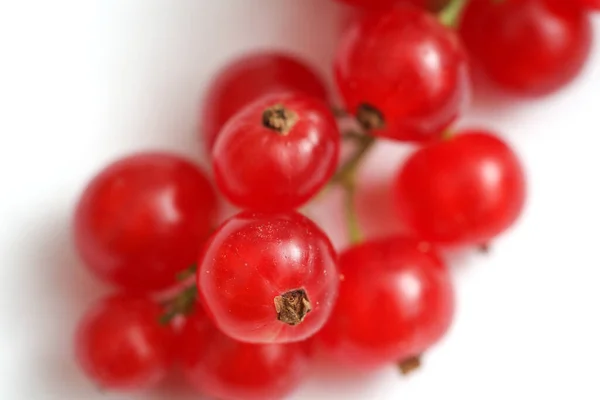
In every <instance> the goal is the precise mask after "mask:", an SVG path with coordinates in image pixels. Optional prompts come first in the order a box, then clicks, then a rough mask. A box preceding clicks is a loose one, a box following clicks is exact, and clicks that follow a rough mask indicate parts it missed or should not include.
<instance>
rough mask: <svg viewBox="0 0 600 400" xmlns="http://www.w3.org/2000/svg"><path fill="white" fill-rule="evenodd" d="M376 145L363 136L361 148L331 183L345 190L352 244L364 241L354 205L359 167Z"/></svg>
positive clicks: (348, 227) (372, 140) (371, 138)
mask: <svg viewBox="0 0 600 400" xmlns="http://www.w3.org/2000/svg"><path fill="white" fill-rule="evenodd" d="M374 144H375V138H373V137H372V136H363V138H362V139H361V142H360V144H359V146H358V147H357V149H356V151H355V152H354V154H352V156H351V157H350V158H349V159H348V161H346V162H345V163H344V164H343V165H342V167H340V169H339V170H338V172H337V173H336V174H335V175H334V177H333V178H332V180H331V183H333V184H338V185H340V186H341V187H342V188H343V189H344V211H345V214H346V227H347V230H348V239H349V241H350V243H352V244H354V243H359V242H361V241H362V240H363V234H362V232H361V229H360V223H359V221H358V216H357V215H356V207H355V204H354V200H355V194H356V175H357V171H358V167H359V165H360V163H361V162H362V160H363V158H364V157H365V155H366V154H367V153H368V152H369V150H370V149H371V148H372V147H373V145H374Z"/></svg>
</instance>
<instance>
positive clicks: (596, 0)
mask: <svg viewBox="0 0 600 400" xmlns="http://www.w3.org/2000/svg"><path fill="white" fill-rule="evenodd" d="M579 4H581V5H582V6H584V7H588V8H591V9H594V10H600V0H579Z"/></svg>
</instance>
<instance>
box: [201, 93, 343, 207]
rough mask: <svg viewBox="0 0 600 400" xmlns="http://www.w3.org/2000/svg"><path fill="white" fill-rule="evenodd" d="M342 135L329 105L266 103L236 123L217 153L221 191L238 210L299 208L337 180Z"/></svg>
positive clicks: (295, 98) (272, 99) (289, 98)
mask: <svg viewBox="0 0 600 400" xmlns="http://www.w3.org/2000/svg"><path fill="white" fill-rule="evenodd" d="M339 148H340V133H339V130H338V127H337V123H336V120H335V118H334V116H333V114H332V112H331V111H330V110H329V108H328V107H327V106H326V105H325V103H323V102H321V101H320V100H317V99H315V98H312V97H309V96H306V95H305V94H302V93H287V94H275V95H269V96H266V97H263V98H261V99H259V100H257V101H255V102H254V103H252V104H250V105H249V106H247V107H246V108H244V109H242V111H240V112H239V113H238V114H236V115H235V116H234V117H232V118H231V119H230V120H229V122H228V123H227V125H225V127H224V128H223V130H222V131H221V133H220V135H219V137H218V139H217V142H216V143H215V146H214V148H213V153H212V155H213V157H212V160H213V168H214V172H215V180H216V182H217V186H218V187H219V189H220V190H221V192H223V194H224V195H225V196H226V197H227V198H228V199H229V200H230V201H231V202H232V203H234V204H236V205H238V206H240V207H243V208H246V209H252V210H259V211H269V212H278V211H286V210H290V209H293V208H297V207H300V206H301V205H303V204H304V203H306V202H307V201H308V200H310V199H311V198H312V197H313V196H314V195H315V194H317V192H318V191H319V190H320V189H321V188H322V187H323V186H324V185H325V184H326V183H327V181H328V180H329V178H331V176H332V175H333V174H334V172H335V168H336V166H337V163H338V158H339Z"/></svg>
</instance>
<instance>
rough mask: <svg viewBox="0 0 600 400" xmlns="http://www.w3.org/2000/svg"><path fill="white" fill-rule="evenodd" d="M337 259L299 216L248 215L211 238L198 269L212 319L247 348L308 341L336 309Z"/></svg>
mask: <svg viewBox="0 0 600 400" xmlns="http://www.w3.org/2000/svg"><path fill="white" fill-rule="evenodd" d="M338 284H339V275H338V273H337V267H336V254H335V251H334V249H333V247H332V245H331V243H330V241H329V239H328V238H327V236H326V235H325V233H323V232H322V231H321V230H320V229H319V228H318V227H317V226H316V225H315V224H314V223H313V222H312V221H310V220H309V219H308V218H306V217H304V216H303V215H301V214H298V213H297V212H289V213H286V214H275V215H269V214H261V213H252V212H249V211H245V212H242V213H240V214H238V215H236V216H234V217H232V218H231V219H229V220H228V221H226V222H225V223H224V224H223V225H222V226H221V227H220V228H219V229H218V230H217V231H216V232H215V233H214V234H213V236H212V238H211V240H210V243H209V244H208V246H207V248H206V251H205V253H204V256H203V258H202V259H201V260H200V263H199V268H198V289H199V291H200V297H201V299H202V302H203V304H204V306H205V309H206V310H207V312H208V313H209V315H210V316H211V317H212V318H213V320H214V321H215V323H216V325H217V326H218V327H219V328H220V329H221V330H222V331H223V332H224V333H225V334H227V335H228V336H230V337H232V338H234V339H236V340H240V341H242V342H249V343H275V342H293V341H299V340H304V339H306V338H308V337H309V336H311V335H313V334H314V333H316V332H317V331H318V330H319V329H321V327H322V326H323V324H324V323H325V321H326V320H327V318H328V317H329V315H330V314H331V309H332V308H333V303H334V301H335V297H336V295H337V290H338Z"/></svg>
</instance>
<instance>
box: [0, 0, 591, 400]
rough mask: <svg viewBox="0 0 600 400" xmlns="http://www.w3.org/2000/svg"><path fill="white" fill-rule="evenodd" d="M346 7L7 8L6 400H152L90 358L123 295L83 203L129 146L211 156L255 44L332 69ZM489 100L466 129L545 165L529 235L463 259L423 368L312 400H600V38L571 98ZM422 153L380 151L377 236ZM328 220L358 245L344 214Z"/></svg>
mask: <svg viewBox="0 0 600 400" xmlns="http://www.w3.org/2000/svg"><path fill="white" fill-rule="evenodd" d="M342 11H343V8H342V7H340V6H337V5H334V4H333V3H331V2H330V1H329V0H218V1H217V0H189V1H187V0H164V1H161V0H104V1H100V0H97V1H91V0H88V1H81V0H77V1H64V0H63V1H61V0H43V1H25V0H23V1H19V2H17V1H14V2H13V1H0V56H1V58H0V60H1V61H0V398H1V399H3V400H47V399H48V400H49V399H57V400H71V399H72V400H94V399H107V400H112V399H134V398H136V397H132V396H127V395H116V394H114V395H113V394H101V393H99V392H98V391H97V390H96V389H95V388H94V386H93V385H92V384H90V383H89V382H88V381H87V380H86V379H84V378H83V377H82V376H81V375H80V373H79V372H78V370H77V368H76V366H75V365H74V363H73V360H72V354H71V337H72V332H73V328H74V326H75V323H76V321H77V319H78V317H79V316H80V315H81V313H82V312H83V311H84V310H85V308H86V307H87V305H89V304H90V302H91V301H93V300H94V299H96V298H98V297H99V296H100V295H101V294H102V293H105V292H106V291H107V288H105V287H102V286H101V285H100V284H98V283H96V281H95V280H94V279H93V278H92V277H91V276H90V275H88V273H87V272H86V271H85V270H84V269H83V268H82V266H81V265H80V263H79V261H78V260H77V257H76V256H75V254H74V251H73V249H72V246H71V244H70V239H69V235H70V230H69V224H70V218H71V212H72V209H73V206H74V202H75V201H76V198H77V195H78V193H79V192H80V191H81V189H82V188H83V185H84V184H85V182H86V181H87V180H88V179H89V178H90V177H91V176H92V174H93V173H94V172H95V171H97V170H98V169H99V168H101V167H102V166H103V165H104V164H105V163H106V162H108V161H109V160H112V159H114V158H115V157H117V156H119V155H123V154H125V153H127V152H130V151H134V150H140V149H146V148H163V149H170V150H174V151H178V152H180V153H182V154H186V155H188V156H193V157H195V158H197V159H200V157H201V154H202V152H201V149H200V148H199V146H198V142H197V140H196V137H195V135H194V126H195V123H196V115H197V112H198V101H199V99H200V94H201V93H202V90H203V89H204V88H205V87H206V84H207V82H208V80H209V79H210V75H211V74H212V73H214V72H215V71H216V70H217V69H218V68H219V66H220V65H222V64H223V63H224V62H226V61H227V60H229V59H230V57H232V56H234V55H236V54H238V53H239V52H241V51H247V50H250V49H255V48H264V47H276V48H283V49H288V50H289V51H292V52H295V53H297V54H299V55H301V56H303V57H304V58H306V59H307V60H309V61H310V62H312V63H313V64H315V65H317V66H319V67H320V68H321V70H322V72H323V73H324V74H326V76H329V74H330V71H329V63H330V60H331V57H332V53H333V51H334V48H335V43H336V36H337V34H338V32H339V30H340V27H341V25H342V23H341V18H340V16H341V13H342ZM596 22H600V21H598V20H597V21H596ZM596 28H598V29H597V32H596V33H597V35H596V36H597V38H598V39H600V37H598V35H599V34H600V24H598V23H597V24H596ZM475 100H476V101H475V103H474V105H473V108H472V109H471V110H470V111H469V113H468V115H466V117H465V119H464V121H462V122H461V124H462V125H466V126H473V125H478V126H481V125H485V126H489V127H491V128H494V129H496V130H498V131H499V132H501V133H502V134H503V135H504V136H505V137H506V138H507V140H509V141H510V142H511V143H512V144H513V145H514V146H515V148H516V150H517V151H518V152H519V154H521V155H522V157H523V160H524V163H525V165H526V169H527V173H528V177H529V183H530V196H529V202H528V206H527V209H526V212H525V214H524V216H523V218H522V219H521V221H520V223H519V224H518V225H517V226H516V227H515V229H514V230H512V231H511V232H509V233H508V234H507V235H505V236H503V237H502V238H501V239H500V240H498V241H497V242H496V243H494V244H493V250H492V254H491V255H489V256H483V255H479V254H475V253H466V254H459V255H454V256H453V257H451V261H452V263H453V267H454V269H455V272H456V281H457V282H456V283H457V291H458V314H457V317H456V323H455V325H454V327H453V329H452V330H451V332H450V334H449V335H448V336H447V337H446V339H445V340H444V341H443V342H442V343H441V344H440V345H439V346H437V347H436V348H435V349H434V350H433V351H431V352H430V353H429V355H428V356H427V357H426V359H425V368H424V369H423V370H421V371H420V372H418V373H416V374H415V375H413V376H411V377H409V378H403V377H401V376H399V374H397V372H396V370H395V369H394V368H393V367H390V368H388V369H385V370H382V371H378V372H376V373H374V374H372V375H360V376H358V375H353V374H350V373H345V372H337V373H333V372H331V371H329V372H327V371H326V369H325V368H324V367H319V368H317V369H316V372H315V374H314V375H315V376H314V377H312V378H311V379H310V380H309V381H308V382H307V383H306V385H304V386H303V387H302V388H301V389H300V390H299V392H298V393H296V394H295V395H294V396H293V399H332V398H335V399H362V400H364V399H381V400H383V399H390V400H392V399H399V398H402V399H412V400H421V399H432V400H437V399H445V398H448V399H461V400H470V399H473V400H481V399H527V398H535V399H538V398H539V399H544V398H548V397H552V398H558V399H567V398H572V399H578V400H586V399H596V400H597V399H600V379H599V378H598V376H599V373H600V366H599V363H600V361H599V360H600V310H599V308H600V289H599V285H600V283H599V282H600V250H599V242H600V232H599V226H600V187H599V186H600V177H599V174H600V111H599V106H600V40H597V41H596V45H595V49H594V55H593V57H592V59H591V60H590V62H589V64H588V66H587V67H586V69H585V71H584V72H583V74H582V76H581V77H580V79H578V80H577V81H576V82H575V83H574V84H573V85H571V86H569V87H568V88H567V89H565V90H563V91H562V92H560V93H558V94H557V95H555V96H552V97H550V98H545V99H541V100H535V101H522V100H517V99H514V98H511V97H506V96H496V95H494V96H491V97H489V96H488V97H487V98H486V99H483V98H481V97H477V98H476V99H475ZM408 150H409V149H408V148H406V147H404V146H401V145H391V144H390V145H381V146H379V147H378V148H377V150H376V154H373V155H372V157H371V158H370V160H369V163H368V164H369V165H367V166H366V169H365V170H364V172H363V177H364V178H365V179H364V181H369V185H370V186H369V188H365V190H364V191H363V192H364V193H367V195H366V197H365V196H363V197H362V198H361V199H359V202H360V204H362V206H361V210H362V211H364V212H363V214H362V219H363V223H364V225H365V229H366V230H367V231H368V233H369V234H373V235H374V234H381V233H384V232H388V231H391V230H394V229H395V225H396V223H395V222H394V219H393V218H392V216H391V214H390V210H389V207H388V203H389V201H388V202H387V203H386V201H385V198H386V196H385V194H386V192H385V190H386V188H385V184H380V182H385V181H387V180H389V174H390V173H392V172H393V171H394V170H395V169H396V168H397V165H398V164H399V162H400V158H401V156H402V154H405V153H406V152H407V151H408ZM380 197H382V198H383V200H381V199H379V198H380ZM374 199H375V200H374ZM334 200H335V199H334ZM334 200H332V201H334ZM373 201H377V203H373ZM374 211H376V212H377V214H373V212H374ZM309 213H312V215H313V216H315V218H321V221H323V223H324V224H325V225H326V226H327V229H328V230H330V231H331V232H332V234H333V235H334V239H335V241H336V244H337V245H341V244H342V241H341V239H340V237H339V234H337V236H336V234H335V231H336V229H337V227H336V226H335V225H334V226H333V227H332V225H331V223H335V222H336V221H334V220H335V219H336V217H335V213H330V212H325V211H323V206H319V207H317V208H316V209H315V210H312V211H309ZM325 215H328V216H329V215H333V216H334V217H331V218H329V219H328V220H327V221H326V220H325V219H323V218H324V217H325ZM337 230H339V229H337ZM167 386H177V385H176V384H170V385H167ZM169 390H173V389H162V391H161V390H159V391H158V392H156V394H145V395H143V396H141V397H139V398H144V399H152V400H154V399H165V398H173V397H171V396H167V395H166V394H165V393H170V392H169ZM178 392H182V394H181V396H179V397H176V399H179V398H181V399H187V398H198V396H191V395H189V394H186V393H185V391H182V390H178Z"/></svg>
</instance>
